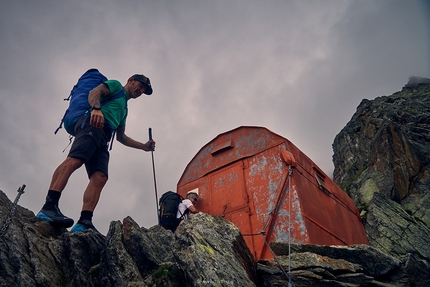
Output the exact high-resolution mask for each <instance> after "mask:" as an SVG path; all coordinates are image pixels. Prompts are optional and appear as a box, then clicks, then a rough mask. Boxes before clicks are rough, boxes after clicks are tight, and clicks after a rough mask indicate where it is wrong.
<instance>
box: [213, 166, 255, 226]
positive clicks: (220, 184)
mask: <svg viewBox="0 0 430 287" xmlns="http://www.w3.org/2000/svg"><path fill="white" fill-rule="evenodd" d="M210 188H211V191H210V193H211V210H212V212H211V214H212V215H220V216H222V217H224V218H226V219H227V220H229V221H231V222H233V223H234V224H235V225H236V226H237V227H238V228H239V229H240V230H241V232H242V233H248V232H249V230H250V219H249V205H248V194H247V192H246V185H245V179H244V175H243V162H242V161H239V162H236V163H233V164H231V165H228V166H226V167H224V168H222V169H221V170H220V171H218V172H216V173H213V174H212V175H210Z"/></svg>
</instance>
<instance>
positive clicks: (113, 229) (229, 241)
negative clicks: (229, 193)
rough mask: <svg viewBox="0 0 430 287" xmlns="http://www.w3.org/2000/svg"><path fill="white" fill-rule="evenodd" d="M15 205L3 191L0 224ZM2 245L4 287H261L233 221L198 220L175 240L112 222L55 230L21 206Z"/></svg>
mask: <svg viewBox="0 0 430 287" xmlns="http://www.w3.org/2000/svg"><path fill="white" fill-rule="evenodd" d="M11 205H12V203H11V202H10V201H9V199H8V198H7V197H6V195H5V194H4V193H3V192H0V210H1V220H2V222H4V220H5V219H6V218H7V217H8V215H9V210H10V208H11ZM12 219H13V220H12V224H10V226H9V228H8V229H7V230H6V231H5V232H4V234H3V235H2V237H1V239H0V246H1V248H0V286H56V287H57V286H79V287H81V286H105V287H107V286H256V283H257V275H256V274H257V273H256V263H255V261H254V259H253V257H252V255H251V253H250V251H249V249H248V247H247V246H246V243H245V241H244V240H243V237H242V236H241V235H240V232H239V230H238V229H237V228H236V227H235V226H234V225H233V224H232V223H230V222H228V221H226V220H224V219H223V218H220V217H212V216H210V215H208V214H203V213H200V214H197V215H195V216H193V217H192V218H191V219H190V220H188V221H186V222H183V224H181V225H180V227H179V228H178V230H177V231H176V233H175V234H173V233H172V232H170V231H167V230H165V229H164V228H162V227H161V226H158V225H157V226H154V227H152V228H150V229H145V228H141V227H139V226H138V225H137V224H136V222H134V221H133V219H131V218H130V217H127V218H125V219H124V220H123V222H122V223H121V222H119V221H114V222H111V225H110V228H109V232H108V234H107V236H106V237H105V236H103V235H101V234H99V233H96V232H94V231H92V230H89V231H85V232H78V233H70V232H67V230H66V229H63V228H54V227H53V226H51V225H50V224H49V223H48V222H45V221H42V220H40V219H38V218H36V217H35V216H34V213H33V212H31V211H29V210H27V209H25V208H22V207H20V206H17V209H16V212H15V214H14V216H13V218H12Z"/></svg>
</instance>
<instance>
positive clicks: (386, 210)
mask: <svg viewBox="0 0 430 287" xmlns="http://www.w3.org/2000/svg"><path fill="white" fill-rule="evenodd" d="M333 150H334V156H333V162H334V165H335V170H334V181H335V182H336V183H337V184H338V185H340V186H341V187H342V188H343V189H344V190H345V191H346V192H347V193H348V194H349V195H350V196H351V197H352V198H353V200H354V201H355V203H356V205H357V206H358V208H359V209H360V210H361V212H362V216H363V219H364V225H365V229H366V232H367V235H368V238H369V242H370V244H371V245H372V246H374V247H376V248H378V249H380V250H383V251H384V252H386V253H388V254H390V255H392V256H395V257H401V256H403V255H405V254H413V256H416V258H418V260H423V262H426V263H425V264H427V265H428V262H429V261H430V229H429V227H430V79H425V78H417V77H411V78H410V79H409V82H408V84H406V85H405V86H404V87H403V89H402V91H400V92H397V93H394V94H393V95H391V96H384V97H378V98H376V99H374V100H372V101H369V100H363V101H362V102H361V103H360V105H359V106H358V108H357V111H356V113H355V114H354V115H353V117H352V119H351V120H350V122H349V123H348V124H347V125H346V126H345V127H344V128H343V129H342V131H341V132H340V133H339V134H338V135H337V136H336V138H335V140H334V143H333ZM423 264H424V263H423ZM429 277H430V274H429Z"/></svg>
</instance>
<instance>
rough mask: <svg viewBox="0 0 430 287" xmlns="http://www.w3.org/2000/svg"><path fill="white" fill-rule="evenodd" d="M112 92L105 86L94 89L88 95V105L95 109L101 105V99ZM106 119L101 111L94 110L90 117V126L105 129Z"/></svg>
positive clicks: (101, 85)
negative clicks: (97, 105)
mask: <svg viewBox="0 0 430 287" xmlns="http://www.w3.org/2000/svg"><path fill="white" fill-rule="evenodd" d="M109 94H110V91H109V88H108V87H107V86H106V85H105V84H100V85H98V86H97V87H95V88H94V89H92V90H91V91H90V93H89V94H88V103H89V104H90V106H91V107H94V105H95V104H100V99H101V98H102V97H107V96H109ZM104 121H105V118H104V116H103V113H102V111H101V110H94V109H93V110H92V111H91V117H90V124H91V125H93V126H95V127H96V128H103V125H104Z"/></svg>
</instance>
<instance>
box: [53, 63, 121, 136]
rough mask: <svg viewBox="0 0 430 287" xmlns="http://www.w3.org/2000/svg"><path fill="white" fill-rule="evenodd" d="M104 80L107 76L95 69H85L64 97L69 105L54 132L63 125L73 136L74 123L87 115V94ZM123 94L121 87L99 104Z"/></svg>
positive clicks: (88, 106) (88, 108)
mask: <svg viewBox="0 0 430 287" xmlns="http://www.w3.org/2000/svg"><path fill="white" fill-rule="evenodd" d="M105 81H107V78H106V77H105V76H104V75H103V74H102V73H100V72H99V71H98V70H97V69H90V70H88V71H86V72H85V73H84V74H83V75H82V76H81V77H80V78H79V79H78V82H77V83H76V85H75V86H74V87H73V89H72V91H71V92H70V95H69V97H68V98H66V99H64V100H65V101H70V103H69V107H68V108H67V110H66V112H65V113H64V116H63V118H62V119H61V123H60V126H59V127H58V128H57V129H56V130H55V132H54V133H55V134H57V132H58V130H59V129H61V128H62V126H63V125H64V128H65V129H66V131H67V132H68V133H69V134H70V135H72V136H75V125H76V123H77V122H78V120H79V119H80V118H81V117H82V116H83V115H85V114H87V115H89V114H90V113H89V112H90V111H91V106H90V104H89V103H88V94H89V93H90V91H91V90H92V89H94V88H95V87H97V86H98V85H100V84H102V83H104V82H105ZM123 94H124V88H122V90H121V91H120V92H119V93H117V94H116V95H113V96H111V97H109V98H107V99H105V100H104V101H102V102H101V103H100V105H104V104H106V103H107V102H109V101H112V100H115V99H117V98H120V97H122V95H123ZM84 124H85V121H84V122H83V125H84Z"/></svg>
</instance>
